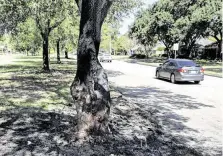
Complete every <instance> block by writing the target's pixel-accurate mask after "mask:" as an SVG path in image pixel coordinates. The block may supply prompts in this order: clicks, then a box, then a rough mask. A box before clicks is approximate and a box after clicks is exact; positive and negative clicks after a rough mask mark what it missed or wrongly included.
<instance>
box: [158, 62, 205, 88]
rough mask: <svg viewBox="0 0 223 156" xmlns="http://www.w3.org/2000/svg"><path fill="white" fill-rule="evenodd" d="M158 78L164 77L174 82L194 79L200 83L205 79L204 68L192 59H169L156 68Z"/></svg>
mask: <svg viewBox="0 0 223 156" xmlns="http://www.w3.org/2000/svg"><path fill="white" fill-rule="evenodd" d="M156 78H164V79H168V80H170V81H171V82H172V83H176V82H177V81H194V83H196V84H199V83H200V81H203V80H204V69H203V68H202V67H201V66H199V65H197V64H196V63H195V62H194V61H192V60H187V59H169V60H168V61H166V62H165V63H163V64H160V66H159V67H157V68H156Z"/></svg>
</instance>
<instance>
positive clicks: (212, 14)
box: [130, 0, 222, 56]
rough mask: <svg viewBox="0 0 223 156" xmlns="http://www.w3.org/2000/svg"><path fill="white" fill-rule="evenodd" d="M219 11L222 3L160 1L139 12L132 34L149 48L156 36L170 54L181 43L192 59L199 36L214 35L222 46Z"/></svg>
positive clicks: (217, 0) (204, 0)
mask: <svg viewBox="0 0 223 156" xmlns="http://www.w3.org/2000/svg"><path fill="white" fill-rule="evenodd" d="M220 12H221V0H197V1H190V0H185V1H180V0H175V1H171V0H159V1H158V2H156V3H155V4H154V5H153V6H151V7H150V8H149V9H147V10H143V11H141V12H140V13H139V15H138V17H137V19H136V21H135V23H134V24H133V26H132V28H131V30H130V35H131V36H132V37H134V38H136V39H137V40H138V42H139V43H141V44H146V45H149V44H150V43H154V42H156V41H155V37H157V38H158V40H159V41H162V42H163V44H164V45H165V47H166V51H167V52H170V51H171V47H172V46H173V44H174V43H177V42H180V45H181V47H182V48H184V49H185V50H186V53H187V56H189V55H190V53H191V51H192V48H193V47H194V46H195V42H196V40H197V39H199V38H200V37H209V36H212V37H214V38H215V39H216V40H217V41H218V45H219V46H220V45H221V42H222V31H221V29H222V20H221V13H220ZM220 49H221V48H220Z"/></svg>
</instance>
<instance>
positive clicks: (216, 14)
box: [192, 0, 222, 58]
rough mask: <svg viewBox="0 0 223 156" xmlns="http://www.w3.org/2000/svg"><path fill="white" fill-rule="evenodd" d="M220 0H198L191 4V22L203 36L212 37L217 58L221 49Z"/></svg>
mask: <svg viewBox="0 0 223 156" xmlns="http://www.w3.org/2000/svg"><path fill="white" fill-rule="evenodd" d="M221 7H222V1H221V0H203V1H201V0H198V1H197V3H196V4H195V5H194V6H193V10H194V11H193V14H192V22H193V23H194V24H196V25H197V26H198V29H199V30H200V33H201V35H202V36H203V37H210V36H211V37H213V38H214V39H215V40H216V41H217V44H218V54H217V56H216V57H217V58H220V54H221V50H222V9H221Z"/></svg>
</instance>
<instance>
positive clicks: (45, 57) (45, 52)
mask: <svg viewBox="0 0 223 156" xmlns="http://www.w3.org/2000/svg"><path fill="white" fill-rule="evenodd" d="M48 46H49V36H48V35H44V36H43V70H45V71H49V70H50V67H49V49H48Z"/></svg>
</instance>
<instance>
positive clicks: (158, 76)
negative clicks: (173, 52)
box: [156, 71, 160, 79]
mask: <svg viewBox="0 0 223 156" xmlns="http://www.w3.org/2000/svg"><path fill="white" fill-rule="evenodd" d="M156 78H157V79H159V78H160V73H159V71H156Z"/></svg>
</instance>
